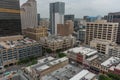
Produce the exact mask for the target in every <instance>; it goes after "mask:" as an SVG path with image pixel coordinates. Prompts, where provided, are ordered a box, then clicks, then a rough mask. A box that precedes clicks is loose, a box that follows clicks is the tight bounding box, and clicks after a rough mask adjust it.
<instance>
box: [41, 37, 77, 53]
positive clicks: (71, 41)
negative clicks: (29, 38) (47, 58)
mask: <svg viewBox="0 0 120 80" xmlns="http://www.w3.org/2000/svg"><path fill="white" fill-rule="evenodd" d="M75 42H76V39H75V38H74V37H73V36H65V37H62V36H49V37H44V38H41V39H40V43H41V45H42V46H43V47H44V48H46V49H51V50H52V51H56V50H59V49H66V48H70V47H73V46H74V45H75Z"/></svg>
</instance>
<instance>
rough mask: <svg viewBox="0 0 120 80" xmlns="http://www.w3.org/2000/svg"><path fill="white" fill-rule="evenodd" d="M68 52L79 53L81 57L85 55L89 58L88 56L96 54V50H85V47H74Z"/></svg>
mask: <svg viewBox="0 0 120 80" xmlns="http://www.w3.org/2000/svg"><path fill="white" fill-rule="evenodd" d="M68 51H72V52H74V53H81V54H83V55H84V54H85V55H87V56H90V55H93V54H96V53H97V50H95V49H91V48H87V47H76V48H72V49H69V50H68Z"/></svg>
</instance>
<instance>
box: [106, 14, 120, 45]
mask: <svg viewBox="0 0 120 80" xmlns="http://www.w3.org/2000/svg"><path fill="white" fill-rule="evenodd" d="M104 18H105V19H106V20H107V21H108V22H117V23H119V27H118V34H117V43H118V44H120V12H115V13H109V14H108V15H107V16H105V17H104Z"/></svg>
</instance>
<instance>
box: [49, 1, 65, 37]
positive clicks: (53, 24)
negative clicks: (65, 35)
mask: <svg viewBox="0 0 120 80" xmlns="http://www.w3.org/2000/svg"><path fill="white" fill-rule="evenodd" d="M64 13H65V3H64V2H55V3H50V30H51V34H55V35H57V24H64Z"/></svg>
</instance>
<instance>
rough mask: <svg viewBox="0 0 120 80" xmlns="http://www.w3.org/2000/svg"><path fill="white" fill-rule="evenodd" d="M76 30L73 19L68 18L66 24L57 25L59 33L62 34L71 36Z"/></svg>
mask: <svg viewBox="0 0 120 80" xmlns="http://www.w3.org/2000/svg"><path fill="white" fill-rule="evenodd" d="M73 31H74V22H73V21H72V20H67V21H66V22H65V24H58V25H57V34H58V35H61V36H69V35H71V34H72V33H73Z"/></svg>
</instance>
